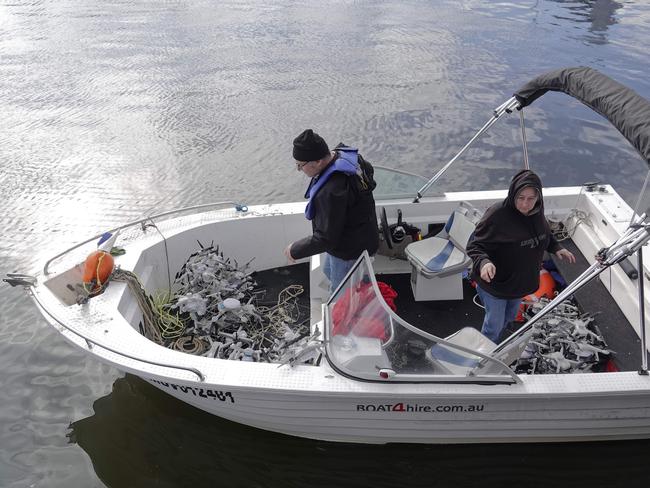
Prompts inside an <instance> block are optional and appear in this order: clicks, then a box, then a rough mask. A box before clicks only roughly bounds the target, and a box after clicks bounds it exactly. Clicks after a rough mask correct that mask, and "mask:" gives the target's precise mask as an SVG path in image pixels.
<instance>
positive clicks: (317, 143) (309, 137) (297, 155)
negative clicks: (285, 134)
mask: <svg viewBox="0 0 650 488" xmlns="http://www.w3.org/2000/svg"><path fill="white" fill-rule="evenodd" d="M329 152H330V149H329V147H327V143H326V142H325V140H324V139H323V138H322V137H321V136H319V135H318V134H316V133H315V132H314V131H313V130H311V129H307V130H305V131H303V132H302V134H300V135H299V136H298V137H296V138H295V139H294V140H293V159H295V160H296V161H317V160H319V159H322V158H324V157H325V156H327V155H328V154H329Z"/></svg>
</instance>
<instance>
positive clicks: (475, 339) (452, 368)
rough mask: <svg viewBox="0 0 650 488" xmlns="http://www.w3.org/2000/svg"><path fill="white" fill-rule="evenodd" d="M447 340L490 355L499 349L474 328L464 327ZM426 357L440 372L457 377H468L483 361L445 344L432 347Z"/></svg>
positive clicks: (478, 357)
mask: <svg viewBox="0 0 650 488" xmlns="http://www.w3.org/2000/svg"><path fill="white" fill-rule="evenodd" d="M445 340H446V341H447V342H450V343H452V344H456V345H459V346H463V347H466V348H468V349H474V350H475V351H478V352H482V353H483V354H490V353H491V352H492V351H494V349H495V348H496V347H497V345H496V344H495V343H494V342H492V341H491V340H490V339H488V338H487V337H486V336H484V335H483V334H481V332H480V331H478V330H476V329H474V328H473V327H463V328H462V329H460V330H459V331H458V332H454V333H453V334H452V335H450V336H448V337H446V338H445ZM426 357H427V359H428V360H429V361H430V362H431V363H432V364H433V365H434V368H437V370H438V371H443V372H444V373H445V374H457V375H466V374H467V373H468V372H469V371H471V370H472V369H474V368H475V367H476V366H477V365H478V363H479V361H481V357H480V356H475V355H473V354H471V353H467V352H465V351H461V350H459V349H454V348H451V347H448V346H445V345H443V344H435V345H434V346H432V347H431V348H430V349H429V350H427V352H426Z"/></svg>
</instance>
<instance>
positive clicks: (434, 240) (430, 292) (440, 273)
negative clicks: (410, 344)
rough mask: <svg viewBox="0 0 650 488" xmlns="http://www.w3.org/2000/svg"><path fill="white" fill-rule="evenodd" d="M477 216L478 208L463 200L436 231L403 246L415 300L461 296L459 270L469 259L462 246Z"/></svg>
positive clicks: (467, 238) (469, 261)
mask: <svg viewBox="0 0 650 488" xmlns="http://www.w3.org/2000/svg"><path fill="white" fill-rule="evenodd" d="M479 219H480V213H479V212H478V210H477V209H475V208H474V207H473V206H472V205H470V204H469V203H466V202H462V203H461V204H460V205H459V206H458V208H456V209H455V210H454V212H453V213H452V214H451V216H450V217H449V219H448V220H447V223H446V224H445V227H444V229H443V230H442V231H441V232H440V233H439V234H437V235H435V236H433V237H429V238H427V239H423V240H421V241H416V242H413V243H411V244H409V245H408V246H406V249H405V254H406V258H407V259H408V260H409V262H410V263H411V287H412V288H413V296H414V298H415V300H416V301H421V300H462V298H463V283H462V273H463V271H464V270H466V269H467V268H468V267H469V265H470V264H471V262H472V260H471V259H470V258H469V256H467V253H466V251H465V248H466V247H467V243H468V241H469V239H470V237H471V235H472V233H473V232H474V229H475V228H476V224H477V223H478V220H479Z"/></svg>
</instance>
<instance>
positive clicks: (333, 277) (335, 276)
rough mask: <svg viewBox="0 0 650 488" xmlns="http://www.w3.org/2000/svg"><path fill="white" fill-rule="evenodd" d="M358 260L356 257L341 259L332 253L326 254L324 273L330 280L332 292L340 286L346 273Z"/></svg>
mask: <svg viewBox="0 0 650 488" xmlns="http://www.w3.org/2000/svg"><path fill="white" fill-rule="evenodd" d="M356 262H357V260H356V259H340V258H337V257H336V256H332V255H331V254H327V253H326V254H325V259H324V262H323V273H325V276H327V279H328V280H330V293H333V292H334V290H336V287H337V286H339V283H341V281H343V278H345V275H346V274H348V271H350V268H352V265H353V264H354V263H356Z"/></svg>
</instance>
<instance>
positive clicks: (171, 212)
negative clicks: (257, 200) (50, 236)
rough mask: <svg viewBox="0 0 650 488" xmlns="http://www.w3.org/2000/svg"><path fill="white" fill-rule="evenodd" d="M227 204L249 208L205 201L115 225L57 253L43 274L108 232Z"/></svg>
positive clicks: (44, 268)
mask: <svg viewBox="0 0 650 488" xmlns="http://www.w3.org/2000/svg"><path fill="white" fill-rule="evenodd" d="M225 205H231V206H234V207H235V209H236V210H239V209H241V210H242V211H244V212H245V211H247V210H248V208H247V207H246V206H245V205H241V204H240V203H237V202H231V201H223V202H213V203H205V204H202V205H192V206H190V207H182V208H178V209H174V210H168V211H166V212H162V213H159V214H156V215H150V216H147V217H144V218H141V219H138V220H134V221H132V222H128V223H126V224H123V225H120V226H118V227H114V228H112V229H109V230H107V231H104V232H102V233H101V234H97V235H95V236H93V237H90V238H88V239H86V240H85V241H82V242H79V243H77V244H75V245H74V246H72V247H70V248H68V249H66V250H65V251H63V252H61V253H59V254H57V255H56V256H54V257H52V258H50V259H49V260H48V261H47V262H46V263H45V266H44V267H43V274H44V275H45V276H47V275H49V267H50V264H51V263H52V262H54V261H56V260H57V259H59V258H62V257H63V256H65V255H66V254H68V253H69V252H71V251H74V250H75V249H78V248H80V247H81V246H84V245H85V244H88V243H89V242H92V241H95V240H97V239H99V238H100V237H102V236H104V235H105V234H107V233H110V234H114V233H115V232H118V231H122V230H124V229H128V228H129V227H133V226H136V225H141V226H143V227H144V226H145V224H146V223H148V222H152V221H153V220H154V219H156V220H160V219H162V218H165V217H167V218H170V217H172V216H176V215H178V214H181V213H184V212H189V211H193V210H205V209H209V208H213V207H220V206H225Z"/></svg>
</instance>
